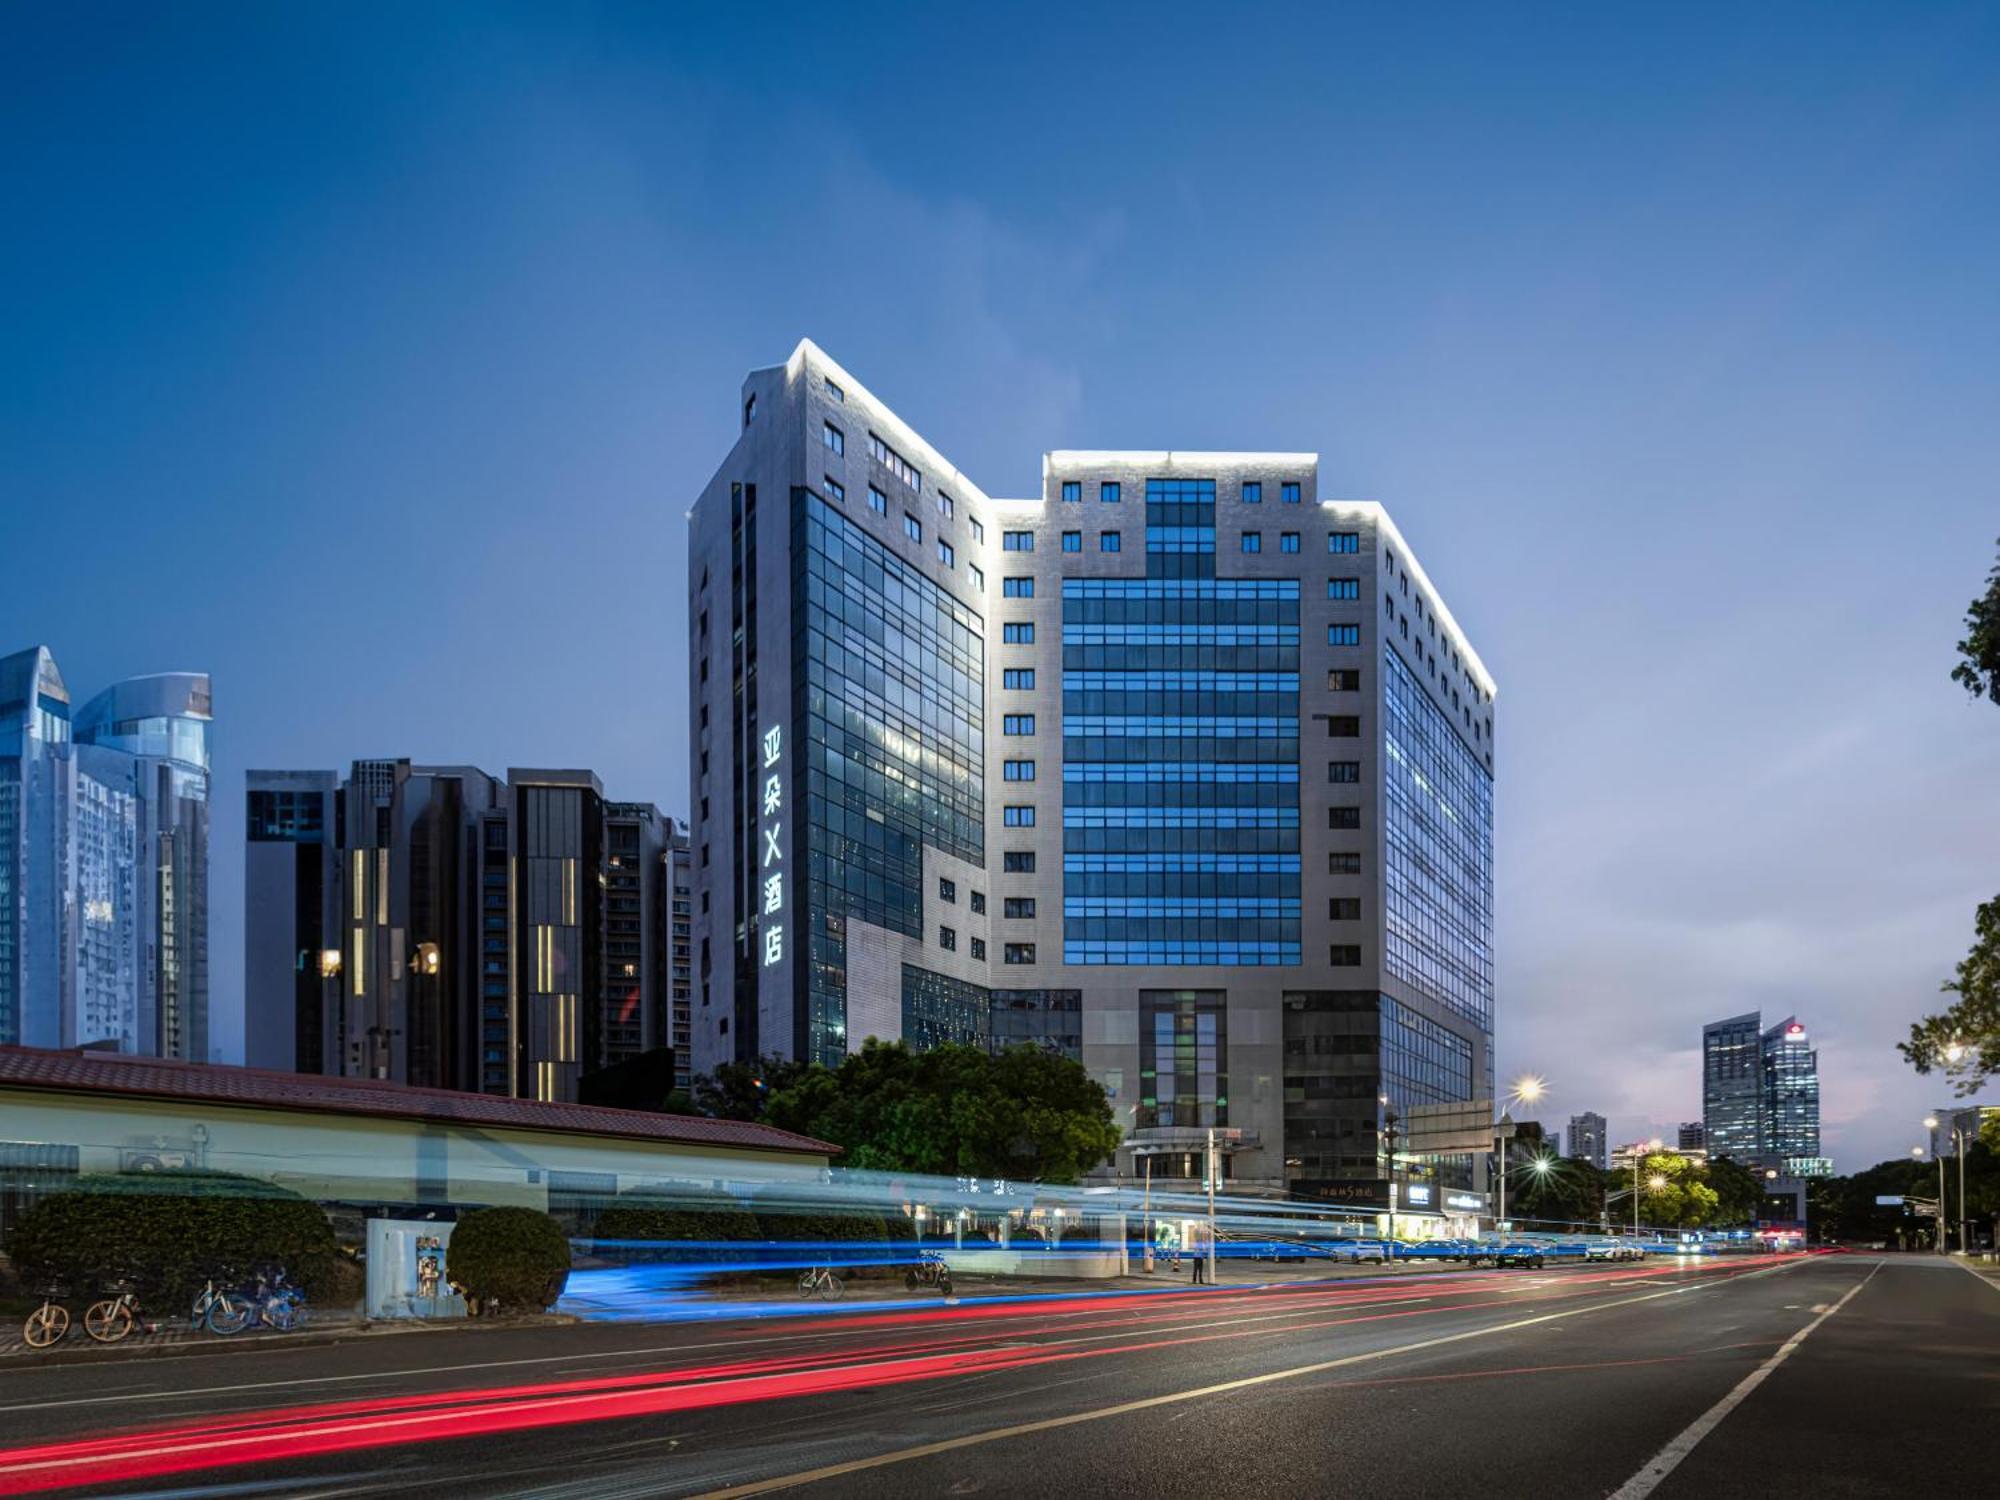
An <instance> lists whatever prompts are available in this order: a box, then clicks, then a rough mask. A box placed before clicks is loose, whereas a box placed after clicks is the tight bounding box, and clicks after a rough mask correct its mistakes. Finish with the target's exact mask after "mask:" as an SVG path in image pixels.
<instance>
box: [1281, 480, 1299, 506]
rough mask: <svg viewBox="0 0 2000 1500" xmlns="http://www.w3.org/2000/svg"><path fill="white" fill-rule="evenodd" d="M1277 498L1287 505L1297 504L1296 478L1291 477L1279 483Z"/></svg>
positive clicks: (1297, 485)
mask: <svg viewBox="0 0 2000 1500" xmlns="http://www.w3.org/2000/svg"><path fill="white" fill-rule="evenodd" d="M1278 498H1279V499H1280V500H1282V501H1284V502H1285V504H1287V505H1297V504H1298V503H1299V482H1298V481H1297V480H1296V479H1292V480H1287V481H1286V482H1285V483H1284V484H1281V485H1279V486H1278Z"/></svg>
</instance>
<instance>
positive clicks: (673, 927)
mask: <svg viewBox="0 0 2000 1500" xmlns="http://www.w3.org/2000/svg"><path fill="white" fill-rule="evenodd" d="M664 857H665V860H666V864H667V878H666V881H665V882H664V883H663V885H662V886H661V889H660V899H662V900H664V901H665V903H666V908H667V922H666V932H667V944H668V947H667V994H668V1007H669V1008H668V1012H667V1030H666V1032H665V1036H666V1044H667V1045H668V1046H670V1047H672V1048H673V1049H674V1087H675V1088H677V1089H681V1090H686V1089H689V1088H691V1087H693V1085H694V1031H693V1026H694V1015H693V1004H694V869H693V866H692V851H691V850H690V849H689V848H688V830H687V824H685V823H682V822H678V821H677V822H675V823H674V825H673V827H672V830H671V832H670V833H669V835H668V840H667V850H666V854H665V856H664Z"/></svg>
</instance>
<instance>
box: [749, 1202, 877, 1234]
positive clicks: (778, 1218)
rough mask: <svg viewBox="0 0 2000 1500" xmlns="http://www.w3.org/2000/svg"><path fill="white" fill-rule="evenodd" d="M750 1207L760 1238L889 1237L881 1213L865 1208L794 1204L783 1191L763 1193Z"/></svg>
mask: <svg viewBox="0 0 2000 1500" xmlns="http://www.w3.org/2000/svg"><path fill="white" fill-rule="evenodd" d="M751 1208H752V1209H753V1210H754V1212H755V1213H756V1215H757V1234H758V1238H760V1239H766V1240H779V1241H803V1242H807V1243H817V1242H821V1241H828V1240H838V1241H841V1242H843V1243H847V1242H853V1243H855V1244H868V1245H880V1244H881V1243H883V1241H885V1240H886V1239H887V1238H888V1237H889V1231H888V1229H887V1227H886V1226H885V1225H884V1224H883V1222H882V1216H881V1215H880V1214H876V1213H873V1212H870V1211H868V1210H865V1209H856V1210H842V1209H839V1208H834V1207H830V1206H826V1205H820V1204H800V1203H794V1202H793V1201H792V1200H790V1199H789V1198H787V1197H786V1196H785V1195H784V1194H782V1193H776V1194H767V1195H764V1196H763V1197H761V1198H760V1199H758V1200H757V1201H754V1202H753V1203H752V1204H751Z"/></svg>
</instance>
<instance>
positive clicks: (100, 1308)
mask: <svg viewBox="0 0 2000 1500" xmlns="http://www.w3.org/2000/svg"><path fill="white" fill-rule="evenodd" d="M83 1331H84V1332H85V1333H87V1334H89V1335H90V1336H91V1337H92V1338H94V1339H96V1340H97V1342H98V1343H100V1344H115V1343H117V1342H118V1341H119V1340H120V1339H122V1338H124V1337H125V1336H126V1335H127V1334H128V1333H130V1332H131V1331H132V1307H131V1304H130V1303H128V1302H126V1300H125V1299H124V1298H123V1297H106V1298H105V1299H104V1300H103V1301H102V1302H93V1303H91V1304H90V1310H89V1311H88V1312H86V1313H85V1314H84V1315H83Z"/></svg>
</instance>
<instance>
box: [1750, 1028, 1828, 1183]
mask: <svg viewBox="0 0 2000 1500" xmlns="http://www.w3.org/2000/svg"><path fill="white" fill-rule="evenodd" d="M1762 1113H1763V1122H1764V1143H1763V1154H1764V1156H1765V1157H1767V1158H1774V1159H1776V1160H1777V1161H1779V1162H1780V1163H1783V1164H1789V1165H1787V1167H1786V1169H1787V1170H1791V1171H1796V1172H1798V1173H1799V1175H1802V1176H1813V1175H1817V1174H1816V1173H1815V1172H1814V1171H1813V1170H1812V1169H1811V1168H1810V1167H1808V1166H1806V1165H1804V1164H1806V1163H1813V1162H1816V1161H1817V1159H1818V1157H1819V1054H1818V1053H1817V1052H1815V1051H1814V1050H1813V1047H1812V1044H1811V1043H1810V1042H1809V1041H1808V1040H1807V1039H1806V1029H1805V1027H1804V1026H1803V1025H1801V1024H1800V1022H1799V1019H1798V1017H1797V1016H1787V1017H1785V1019H1784V1020H1782V1021H1780V1022H1779V1023H1778V1024H1777V1025H1775V1026H1773V1027H1771V1028H1770V1029H1769V1030H1767V1031H1766V1032H1765V1033H1764V1037H1763V1111H1762Z"/></svg>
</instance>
